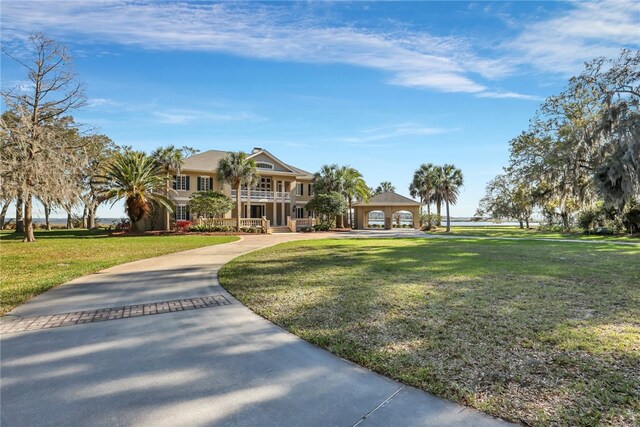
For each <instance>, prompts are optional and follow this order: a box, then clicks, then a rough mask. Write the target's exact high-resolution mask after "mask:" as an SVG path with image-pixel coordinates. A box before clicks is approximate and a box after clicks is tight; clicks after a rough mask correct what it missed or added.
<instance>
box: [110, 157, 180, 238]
mask: <svg viewBox="0 0 640 427" xmlns="http://www.w3.org/2000/svg"><path fill="white" fill-rule="evenodd" d="M106 179H107V181H108V182H109V183H110V189H109V190H108V191H107V193H106V194H105V200H113V201H114V203H115V201H117V200H120V199H124V202H125V211H126V213H127V215H128V216H129V219H130V220H131V225H132V227H133V228H134V230H136V231H141V230H140V227H141V224H140V220H142V219H143V218H144V217H145V216H146V215H147V214H148V213H149V212H150V211H151V204H152V203H155V204H157V205H160V206H162V207H164V208H165V209H167V211H169V212H172V211H173V203H172V202H171V201H170V200H169V199H168V198H167V197H166V196H164V195H163V194H161V193H162V191H163V190H164V187H165V177H164V174H163V171H162V168H161V167H160V166H159V165H158V163H156V162H155V161H154V159H153V158H151V157H149V156H147V155H146V154H145V153H142V152H140V151H133V150H126V151H124V152H123V153H118V154H116V155H115V157H114V159H113V161H112V163H111V164H110V165H109V166H108V167H107V171H106Z"/></svg>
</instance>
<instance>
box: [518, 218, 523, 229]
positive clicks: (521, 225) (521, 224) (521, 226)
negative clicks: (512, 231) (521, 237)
mask: <svg viewBox="0 0 640 427" xmlns="http://www.w3.org/2000/svg"><path fill="white" fill-rule="evenodd" d="M518 222H519V223H520V228H521V229H524V222H522V220H521V219H519V220H518Z"/></svg>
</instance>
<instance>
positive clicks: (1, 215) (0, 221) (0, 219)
mask: <svg viewBox="0 0 640 427" xmlns="http://www.w3.org/2000/svg"><path fill="white" fill-rule="evenodd" d="M10 203H11V200H7V202H6V203H5V204H4V205H2V211H0V230H4V219H5V218H6V217H7V211H8V210H9V204H10Z"/></svg>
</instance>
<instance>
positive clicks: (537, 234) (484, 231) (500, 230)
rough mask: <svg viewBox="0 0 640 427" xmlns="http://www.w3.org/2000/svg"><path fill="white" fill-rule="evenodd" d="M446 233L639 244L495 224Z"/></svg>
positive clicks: (638, 240)
mask: <svg viewBox="0 0 640 427" xmlns="http://www.w3.org/2000/svg"><path fill="white" fill-rule="evenodd" d="M427 233H429V234H445V227H444V225H443V226H442V227H441V228H440V229H439V230H438V231H430V232H427ZM446 234H454V235H457V236H473V237H521V238H528V239H571V240H601V241H619V242H631V243H633V242H636V243H638V244H640V238H633V237H627V236H602V235H594V234H584V233H582V232H581V231H576V232H570V233H562V232H556V231H539V230H538V229H537V228H530V229H528V230H527V229H521V228H519V227H517V226H510V225H495V226H477V227H473V226H471V227H467V226H458V227H456V226H451V232H449V233H446Z"/></svg>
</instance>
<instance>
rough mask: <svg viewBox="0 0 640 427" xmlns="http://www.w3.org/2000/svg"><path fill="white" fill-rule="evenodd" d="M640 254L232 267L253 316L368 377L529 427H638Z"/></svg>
mask: <svg viewBox="0 0 640 427" xmlns="http://www.w3.org/2000/svg"><path fill="white" fill-rule="evenodd" d="M638 259H640V247H635V246H622V245H614V244H596V243H592V244H582V243H561V242H542V241H531V240H528V241H527V240H522V241H504V240H474V239H456V240H441V239H438V240H435V239H430V240H422V239H394V240H390V239H375V240H374V239H358V240H356V239H351V240H329V239H327V240H315V241H303V242H291V243H286V244H282V245H278V246H275V247H273V248H268V249H265V250H261V251H257V252H253V253H251V254H248V255H245V256H242V257H240V258H237V259H236V260H234V261H232V262H230V263H229V264H227V265H226V266H225V267H224V268H223V269H222V271H221V272H220V281H221V284H222V285H223V286H224V287H225V288H226V289H227V290H229V291H230V292H231V293H232V294H233V295H234V296H236V297H237V298H238V299H239V300H240V301H242V302H243V303H244V304H246V305H247V306H249V307H250V308H251V309H253V310H254V311H256V312H257V313H258V314H260V315H262V316H264V317H266V318H267V319H269V320H271V321H273V322H275V323H277V324H278V325H280V326H282V327H284V328H286V329H287V330H289V331H291V332H293V333H294V334H296V335H298V336H300V337H302V338H304V339H306V340H308V341H310V342H312V343H314V344H316V345H319V346H321V347H324V348H326V349H328V350H329V351H331V352H333V353H335V354H337V355H339V356H341V357H344V358H347V359H350V360H352V361H354V362H356V363H358V364H360V365H363V366H366V367H368V368H370V369H372V370H374V371H377V372H380V373H382V374H384V375H387V376H390V377H392V378H395V379H398V380H400V381H403V382H405V383H407V384H411V385H413V386H416V387H419V388H422V389H423V390H426V391H429V392H432V393H434V394H437V395H439V396H442V397H445V398H449V399H452V400H455V401H457V402H460V403H463V404H465V405H469V406H472V407H475V408H477V409H479V410H482V411H484V412H487V413H490V414H493V415H496V416H499V417H503V418H505V419H508V420H511V421H516V422H522V423H524V424H527V425H541V426H542V425H581V426H593V425H622V426H624V425H627V426H632V425H637V424H638V422H639V420H640V418H639V417H640V289H639V286H640V285H639V283H638V277H640V263H639V262H638Z"/></svg>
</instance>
